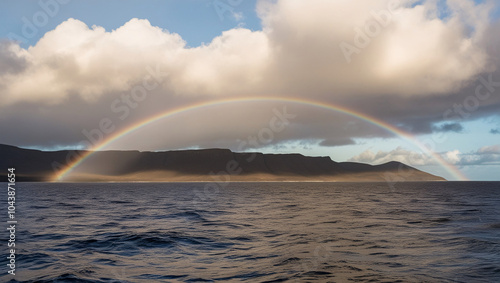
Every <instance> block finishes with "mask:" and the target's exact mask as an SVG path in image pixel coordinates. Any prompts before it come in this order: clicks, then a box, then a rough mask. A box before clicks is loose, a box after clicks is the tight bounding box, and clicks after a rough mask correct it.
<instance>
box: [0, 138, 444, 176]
mask: <svg viewBox="0 0 500 283" xmlns="http://www.w3.org/2000/svg"><path fill="white" fill-rule="evenodd" d="M87 153H89V151H86V150H58V151H41V150H36V149H24V148H20V147H16V146H11V145H2V144H0V168H4V169H2V170H5V171H6V169H7V168H9V167H14V168H16V172H17V173H18V176H19V178H20V179H19V180H21V181H23V180H24V181H34V182H40V181H52V180H53V176H55V175H56V174H57V173H58V171H59V172H60V170H63V169H64V168H65V167H66V166H67V165H68V164H72V162H74V161H75V160H77V159H78V157H79V156H82V155H86V154H87ZM227 179H229V180H230V181H256V182H258V181H330V182H335V181H345V182H351V181H355V182H372V181H395V180H397V181H398V182H400V181H445V179H444V178H441V177H439V176H435V175H432V174H429V173H426V172H423V171H420V170H418V169H416V168H413V167H410V166H408V165H405V164H403V163H400V162H397V161H391V162H388V163H384V164H380V165H370V164H364V163H356V162H336V161H334V160H332V159H331V158H330V157H329V156H304V155H302V154H299V153H290V154H286V153H266V154H264V153H260V152H233V151H231V150H229V149H222V148H212V149H199V150H171V151H138V150H108V151H96V152H93V153H92V154H90V155H89V156H88V157H87V158H86V159H85V162H82V163H81V164H80V165H79V166H78V167H77V168H75V169H74V170H73V171H72V172H71V173H70V174H67V176H65V178H64V179H63V181H75V182H76V181H78V182H101V181H103V182H104V181H113V182H115V181H158V182H189V181H193V182H194V181H200V182H211V181H220V180H227Z"/></svg>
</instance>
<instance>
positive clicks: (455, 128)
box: [433, 123, 464, 133]
mask: <svg viewBox="0 0 500 283" xmlns="http://www.w3.org/2000/svg"><path fill="white" fill-rule="evenodd" d="M463 129H464V127H463V126H462V125H461V124H460V123H446V124H443V125H439V126H434V127H433V130H434V131H436V132H454V133H460V132H462V131H463Z"/></svg>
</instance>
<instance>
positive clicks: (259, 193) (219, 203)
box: [0, 182, 500, 282]
mask: <svg viewBox="0 0 500 283" xmlns="http://www.w3.org/2000/svg"><path fill="white" fill-rule="evenodd" d="M0 184H1V185H2V186H3V187H5V190H4V192H5V194H7V193H6V192H7V189H6V187H7V183H0ZM16 187H17V189H16V204H15V206H16V213H15V217H16V220H17V224H16V231H15V237H16V238H15V239H16V246H15V249H16V254H15V255H16V258H15V265H16V266H15V269H16V270H15V275H11V274H8V273H7V271H8V270H9V267H8V266H6V264H7V263H8V261H9V260H8V259H6V257H8V256H9V248H8V247H7V243H8V238H9V231H8V230H6V228H8V227H9V226H8V224H7V222H6V221H7V201H6V200H7V195H6V196H5V201H4V202H2V203H1V206H0V208H1V209H2V211H4V213H2V215H1V217H2V218H1V220H2V223H3V226H4V228H2V231H4V232H2V233H1V235H0V236H1V239H2V242H3V243H0V245H3V246H4V248H2V249H0V251H2V252H3V253H4V255H3V256H2V258H3V262H4V264H2V266H3V268H2V270H3V271H2V274H1V275H0V281H1V282H8V281H12V282H240V281H246V282H500V182H431V183H397V184H395V185H394V186H389V185H388V184H386V183H228V184H221V186H216V185H215V184H204V183H96V184H92V183H86V184H83V183H18V184H16Z"/></svg>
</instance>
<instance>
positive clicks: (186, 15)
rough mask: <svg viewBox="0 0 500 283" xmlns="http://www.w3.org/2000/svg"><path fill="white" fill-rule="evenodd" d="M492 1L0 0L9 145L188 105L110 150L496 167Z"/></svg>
mask: <svg viewBox="0 0 500 283" xmlns="http://www.w3.org/2000/svg"><path fill="white" fill-rule="evenodd" d="M499 15H500V14H499V9H498V4H497V3H496V2H495V1H472V0H448V1H440V0H422V1H415V0H369V1H368V0H366V1H340V0H339V1H329V0H308V1H299V0H288V1H285V0H281V1H280V0H277V1H271V0H259V1H248V0H183V1H180V0H178V1H174V0H170V1H126V0H125V1H117V0H108V1H78V0H71V1H68V0H41V1H23V0H21V1H12V0H7V1H2V2H0V133H1V134H0V143H2V144H10V145H16V146H20V147H26V148H35V149H44V150H57V149H73V148H79V149H81V148H95V147H97V146H99V145H100V144H102V142H103V141H106V140H109V139H111V138H112V137H114V136H116V134H117V133H121V132H123V133H125V132H127V129H130V128H131V127H133V126H134V125H137V124H139V123H141V122H142V121H147V120H148V119H151V117H155V116H158V115H160V114H161V113H169V111H174V110H176V109H177V110H178V109H185V111H177V112H176V114H175V115H166V117H165V118H163V119H159V120H157V121H155V122H152V123H149V124H145V125H144V126H142V127H140V128H137V129H136V130H134V131H132V132H129V133H126V134H125V135H122V136H121V137H120V138H117V139H113V141H112V142H110V143H108V144H106V146H105V147H103V148H104V149H138V150H153V151H155V150H173V149H185V148H212V147H218V148H230V149H232V150H235V151H261V152H267V153H292V152H298V153H302V154H304V155H310V156H330V157H331V158H332V159H333V160H335V161H339V162H340V161H354V162H365V163H370V164H382V163H385V162H388V161H391V160H396V161H401V162H404V163H405V164H407V165H410V166H413V167H416V168H419V169H421V170H424V171H427V172H430V173H433V174H436V175H440V176H443V177H445V178H447V179H449V180H455V179H458V177H457V176H456V174H452V173H450V169H449V168H455V169H456V170H459V171H460V172H461V173H462V174H463V175H465V176H466V177H467V178H468V179H470V180H497V181H498V180H500V174H498V172H500V116H499V113H500V112H499V110H500V70H499V67H500V61H499V59H500V48H499V47H500V37H499V36H498V35H499V32H500V22H499V20H498V19H499V17H500V16H499ZM262 98H266V99H262ZM217 101H219V102H223V101H225V102H224V103H217ZM297 101H309V102H308V103H304V102H302V103H298V102H297ZM313 102H314V103H313ZM203 103H212V104H210V106H205V107H190V106H193V105H200V104H203ZM319 104H321V105H330V106H329V107H330V108H327V107H320V106H318V105H319ZM341 109H344V111H341ZM277 119H278V120H277ZM272 121H281V122H282V124H280V127H278V128H277V127H273V125H272V124H273V122H272ZM384 125H385V126H384ZM391 129H396V131H394V130H393V131H391ZM403 132H404V135H402V134H401V133H403ZM436 156H437V157H436ZM439 160H441V161H439Z"/></svg>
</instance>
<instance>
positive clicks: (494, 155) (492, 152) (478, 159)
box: [349, 145, 500, 166]
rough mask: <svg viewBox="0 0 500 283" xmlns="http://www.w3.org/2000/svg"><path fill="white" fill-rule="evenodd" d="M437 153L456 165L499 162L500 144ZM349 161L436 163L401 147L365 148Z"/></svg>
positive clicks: (427, 156)
mask: <svg viewBox="0 0 500 283" xmlns="http://www.w3.org/2000/svg"><path fill="white" fill-rule="evenodd" d="M438 154H439V155H440V156H441V157H442V158H443V160H445V161H446V162H447V163H449V164H452V165H456V166H467V165H492V164H495V165H498V164H500V145H493V146H484V147H481V148H479V149H478V150H476V151H472V152H469V153H461V152H460V151H459V150H452V151H447V152H441V153H438ZM349 161H352V162H362V163H370V164H383V163H386V162H389V161H399V162H403V163H405V164H407V165H410V166H424V165H436V161H435V159H433V158H432V157H431V156H430V155H427V154H423V153H419V152H414V151H410V150H407V149H404V148H402V147H398V148H396V149H394V150H392V151H389V152H387V151H378V152H377V153H374V152H372V151H371V150H366V151H364V152H362V153H361V154H359V155H357V156H355V157H353V158H351V159H350V160H349Z"/></svg>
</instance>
